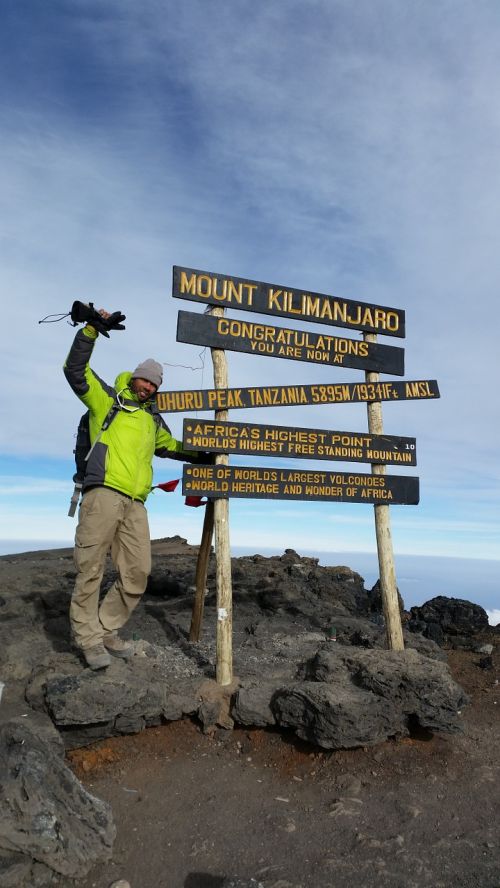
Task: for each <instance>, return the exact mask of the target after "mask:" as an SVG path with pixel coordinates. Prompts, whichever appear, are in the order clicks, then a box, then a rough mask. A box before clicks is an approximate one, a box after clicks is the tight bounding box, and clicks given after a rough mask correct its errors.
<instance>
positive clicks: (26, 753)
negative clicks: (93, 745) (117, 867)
mask: <svg viewBox="0 0 500 888" xmlns="http://www.w3.org/2000/svg"><path fill="white" fill-rule="evenodd" d="M0 810H1V814H2V816H1V819H0V851H1V852H2V855H3V868H4V877H5V881H2V885H3V884H6V885H8V884H9V881H8V880H9V879H11V880H12V878H14V877H16V878H17V879H18V881H17V882H16V883H15V884H16V888H21V886H23V885H24V884H26V886H27V888H31V886H33V885H34V884H37V882H33V881H26V879H32V878H33V873H32V862H33V861H37V862H38V863H41V864H43V865H44V866H45V867H47V868H49V870H52V871H55V872H56V873H61V874H62V875H65V876H71V877H73V878H76V877H80V876H84V875H85V874H86V873H87V872H88V871H89V870H90V869H91V867H92V866H93V865H94V864H95V863H96V862H98V861H101V860H106V859H108V858H109V857H110V855H111V850H112V845H113V841H114V837H115V828H114V825H113V820H112V816H111V810H110V808H109V806H108V805H107V804H106V803H105V802H102V801H100V800H99V799H96V798H94V797H93V796H91V795H90V794H89V793H88V792H86V790H84V788H83V786H82V785H81V784H80V783H79V782H78V780H77V779H76V777H75V776H74V775H73V773H72V772H71V771H70V770H69V769H68V768H67V767H66V766H65V764H64V762H63V760H62V759H61V758H60V756H58V755H57V753H56V752H54V749H53V747H51V746H48V745H47V744H45V743H44V742H43V741H42V740H40V738H39V737H37V736H36V735H35V734H34V733H32V731H30V730H28V728H27V727H26V726H24V725H19V724H10V723H6V724H4V725H3V726H2V727H1V728H0ZM0 872H1V870H0ZM38 875H39V876H41V875H43V871H42V873H40V872H39V874H38ZM38 884H43V882H38Z"/></svg>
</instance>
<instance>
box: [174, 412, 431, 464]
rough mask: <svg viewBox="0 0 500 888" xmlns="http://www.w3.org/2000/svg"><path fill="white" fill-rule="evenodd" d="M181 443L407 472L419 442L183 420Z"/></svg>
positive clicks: (414, 461) (219, 450)
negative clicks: (387, 465)
mask: <svg viewBox="0 0 500 888" xmlns="http://www.w3.org/2000/svg"><path fill="white" fill-rule="evenodd" d="M182 443H183V447H184V449H185V450H210V451H212V452H215V453H248V454H252V455H254V456H255V455H257V454H258V455H259V456H275V457H293V458H294V459H328V460H342V461H343V462H369V463H393V464H397V465H406V466H415V465H416V464H417V451H416V441H415V438H402V437H397V436H395V435H369V434H366V432H337V431H330V430H327V429H308V428H298V427H296V426H276V425H261V424H253V425H250V424H249V423H243V422H229V421H227V422H213V421H206V420H198V419H185V420H184V423H183V438H182Z"/></svg>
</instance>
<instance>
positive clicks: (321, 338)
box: [177, 311, 404, 376]
mask: <svg viewBox="0 0 500 888" xmlns="http://www.w3.org/2000/svg"><path fill="white" fill-rule="evenodd" d="M177 341H178V342H189V343H191V344H192V345H209V346H211V347H213V348H220V349H229V350H230V351H239V352H246V353H247V354H254V355H264V356H267V357H272V358H287V359H289V360H292V361H308V362H310V363H313V364H329V365H334V366H336V367H351V368H352V367H354V368H360V369H362V370H371V371H374V372H380V373H394V374H395V375H396V376H403V375H404V349H402V348H395V347H394V346H391V345H379V344H378V343H372V342H364V341H363V340H356V339H345V338H343V337H339V336H329V335H326V334H322V333H312V332H309V331H305V330H294V329H292V328H287V327H271V326H270V325H268V324H260V323H256V322H255V321H240V320H237V319H236V318H227V317H214V316H213V315H200V314H195V313H193V312H188V311H180V312H179V318H178V322H177Z"/></svg>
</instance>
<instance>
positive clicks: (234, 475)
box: [182, 465, 419, 505]
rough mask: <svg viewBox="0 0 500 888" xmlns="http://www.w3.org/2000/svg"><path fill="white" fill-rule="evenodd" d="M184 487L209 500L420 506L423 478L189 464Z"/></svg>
mask: <svg viewBox="0 0 500 888" xmlns="http://www.w3.org/2000/svg"><path fill="white" fill-rule="evenodd" d="M182 492H183V494H184V495H187V496H207V497H208V498H209V499H214V498H220V497H222V498H226V497H244V498H248V499H293V500H335V501H339V502H346V503H371V504H379V505H380V504H383V505H396V504H408V505H410V504H411V505H416V504H417V503H418V501H419V480H418V478H415V477H410V476H404V475H368V474H365V473H359V472H358V473H356V472H326V471H325V472H321V471H319V472H318V471H304V470H297V469H288V468H287V469H267V468H262V467H257V466H206V465H186V466H184V471H183V476H182Z"/></svg>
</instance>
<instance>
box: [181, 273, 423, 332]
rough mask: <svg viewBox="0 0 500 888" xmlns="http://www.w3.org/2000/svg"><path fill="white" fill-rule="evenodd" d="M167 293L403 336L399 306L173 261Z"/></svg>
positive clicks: (231, 306) (245, 309) (313, 321)
mask: <svg viewBox="0 0 500 888" xmlns="http://www.w3.org/2000/svg"><path fill="white" fill-rule="evenodd" d="M172 295H173V296H175V297H176V298H177V299H188V300H190V301H192V302H202V303H204V304H205V305H207V304H208V305H220V306H224V307H227V308H237V309H238V310H240V311H254V312H257V313H259V314H267V315H273V316H274V317H279V318H295V319H296V320H299V321H311V322H312V323H314V324H329V325H330V326H333V327H348V328H349V329H350V330H363V331H364V332H366V333H381V334H383V335H384V336H399V337H401V338H404V336H405V313H404V311H402V310H401V309H396V308H387V307H386V306H384V305H373V304H372V303H370V302H357V301H355V300H351V299H339V298H337V297H335V296H329V295H327V294H324V293H312V292H309V291H305V290H297V289H294V288H291V287H284V286H283V285H280V284H266V283H263V282H262V281H251V280H247V279H246V278H240V277H233V276H232V275H227V274H215V273H214V272H211V271H199V270H197V269H195V268H184V267H181V266H179V265H174V268H173V284H172Z"/></svg>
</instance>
